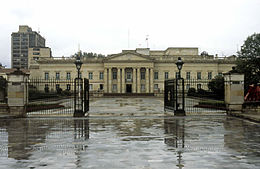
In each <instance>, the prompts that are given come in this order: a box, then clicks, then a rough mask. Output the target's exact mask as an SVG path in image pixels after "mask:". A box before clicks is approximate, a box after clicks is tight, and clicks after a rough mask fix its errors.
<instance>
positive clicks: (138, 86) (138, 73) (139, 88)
mask: <svg viewBox="0 0 260 169" xmlns="http://www.w3.org/2000/svg"><path fill="white" fill-rule="evenodd" d="M140 90H141V78H140V68H137V93H140Z"/></svg>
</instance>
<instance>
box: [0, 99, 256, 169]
mask: <svg viewBox="0 0 260 169" xmlns="http://www.w3.org/2000/svg"><path fill="white" fill-rule="evenodd" d="M150 99H151V98H146V99H142V100H138V99H137V100H135V99H130V100H131V101H126V100H129V99H126V100H125V99H121V101H118V102H117V103H118V105H112V103H114V101H115V100H114V101H113V99H112V100H110V101H109V100H107V102H106V103H104V102H102V104H99V103H98V100H97V101H95V102H92V103H91V104H92V105H93V106H94V107H93V106H92V111H93V112H96V113H101V114H102V113H103V114H106V113H108V114H106V116H101V115H100V116H90V117H88V118H82V119H79V118H78V119H77V118H67V117H66V118H64V117H61V118H24V119H0V164H1V165H0V168H3V169H6V168H31V169H32V168H48V169H49V168H55V169H56V168H98V169H99V168H113V169H114V168H129V169H130V168H131V169H132V168H137V169H139V168H141V169H149V168H156V169H157V168H167V169H169V168H188V169H190V168H199V169H201V168H210V169H211V168H241V169H247V168H248V169H254V168H260V160H259V159H260V125H259V123H254V122H250V121H247V120H243V119H239V118H235V117H228V116H226V115H224V114H217V113H216V114H214V113H213V114H212V115H190V116H186V117H172V116H167V115H165V114H163V110H162V106H160V105H161V101H160V100H150ZM133 102H134V103H135V105H138V106H134V105H133V104H132V103H133ZM120 103H122V106H121V107H120ZM149 103H153V104H152V105H153V106H152V105H150V106H149V107H147V105H149ZM98 105H100V106H101V107H99V106H98ZM145 105H146V106H145ZM155 105H157V106H155ZM95 106H96V107H95ZM102 106H104V107H102ZM142 106H143V107H147V109H146V111H143V110H141V108H142ZM124 112H125V113H126V114H127V113H129V114H131V113H133V112H135V113H137V114H138V113H140V114H139V116H128V115H129V114H128V115H126V116H124V115H123V116H120V115H119V116H118V114H122V113H123V114H124ZM143 112H146V113H147V114H146V115H144V114H143ZM156 112H157V114H156ZM157 115H159V116H157ZM161 115H162V116H161Z"/></svg>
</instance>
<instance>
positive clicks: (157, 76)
mask: <svg viewBox="0 0 260 169" xmlns="http://www.w3.org/2000/svg"><path fill="white" fill-rule="evenodd" d="M158 79H159V74H158V72H154V80H158Z"/></svg>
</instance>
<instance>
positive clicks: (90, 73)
mask: <svg viewBox="0 0 260 169" xmlns="http://www.w3.org/2000/svg"><path fill="white" fill-rule="evenodd" d="M88 79H90V80H91V79H93V72H89V73H88Z"/></svg>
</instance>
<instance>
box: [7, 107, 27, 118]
mask: <svg viewBox="0 0 260 169" xmlns="http://www.w3.org/2000/svg"><path fill="white" fill-rule="evenodd" d="M9 114H10V115H13V116H16V117H25V116H26V107H25V106H10V107H9Z"/></svg>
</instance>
